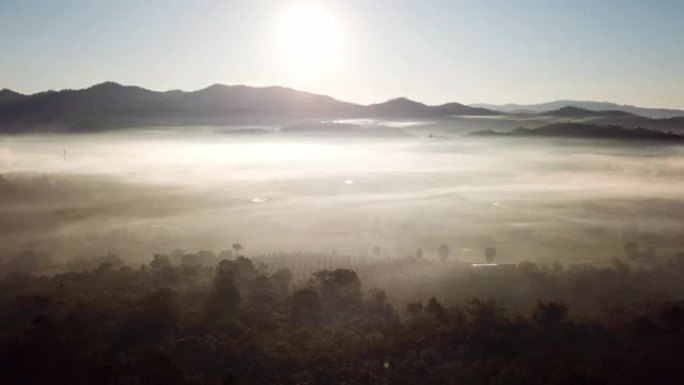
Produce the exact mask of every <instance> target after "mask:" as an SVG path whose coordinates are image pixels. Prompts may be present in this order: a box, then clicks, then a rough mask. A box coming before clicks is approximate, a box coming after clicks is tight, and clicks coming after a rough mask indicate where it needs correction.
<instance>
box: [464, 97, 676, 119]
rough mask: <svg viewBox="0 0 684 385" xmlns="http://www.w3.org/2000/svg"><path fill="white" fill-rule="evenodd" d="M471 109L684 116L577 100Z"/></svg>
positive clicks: (661, 109) (651, 116)
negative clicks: (567, 109)
mask: <svg viewBox="0 0 684 385" xmlns="http://www.w3.org/2000/svg"><path fill="white" fill-rule="evenodd" d="M470 106H471V107H477V108H486V109H490V110H494V111H500V112H505V113H540V112H546V111H552V110H558V109H561V108H563V107H576V108H580V109H584V110H589V111H622V112H628V113H630V114H633V115H640V116H644V117H648V118H655V119H666V118H673V117H676V116H684V110H677V109H667V108H647V107H637V106H632V105H628V104H616V103H610V102H594V101H579V100H556V101H553V102H547V103H539V104H486V103H479V104H471V105H470Z"/></svg>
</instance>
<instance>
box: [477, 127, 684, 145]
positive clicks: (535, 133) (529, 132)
mask: <svg viewBox="0 0 684 385" xmlns="http://www.w3.org/2000/svg"><path fill="white" fill-rule="evenodd" d="M469 135H470V136H500V137H557V138H587V139H625V140H667V141H684V135H679V134H675V133H670V132H662V131H654V130H648V129H644V128H625V127H622V126H615V125H607V126H602V125H597V124H586V123H553V124H549V125H545V126H541V127H537V128H516V129H514V130H513V131H509V132H502V131H494V130H484V131H476V132H472V133H470V134H469Z"/></svg>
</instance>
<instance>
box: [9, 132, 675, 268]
mask: <svg viewBox="0 0 684 385" xmlns="http://www.w3.org/2000/svg"><path fill="white" fill-rule="evenodd" d="M399 126H401V124H399ZM405 126H407V127H414V126H419V123H416V124H414V122H410V123H407V124H406V125H405ZM191 131H192V130H188V131H185V132H183V131H178V130H147V131H127V132H124V133H106V134H97V135H73V136H65V135H61V136H60V135H55V136H8V137H3V138H1V139H0V141H1V143H2V144H1V145H0V173H1V174H3V175H4V182H3V186H5V187H4V188H5V190H4V191H3V196H2V200H3V201H2V203H0V228H1V229H2V234H0V242H1V244H2V247H1V249H2V250H0V251H1V252H2V253H3V258H7V257H8V256H13V255H16V254H17V253H19V252H20V251H21V250H27V249H32V250H39V251H41V252H45V253H50V254H51V255H52V256H53V258H55V259H57V260H61V259H66V258H75V257H76V258H83V257H88V256H98V255H104V254H106V253H107V252H108V251H111V252H113V253H116V254H118V255H121V256H122V257H123V258H124V259H127V260H129V261H134V262H135V261H137V260H138V259H144V260H147V259H149V256H150V255H151V254H152V253H155V252H169V251H171V250H174V249H183V250H188V251H192V250H200V249H210V250H221V249H227V248H230V245H231V244H232V243H234V242H240V243H242V244H243V245H245V247H246V252H247V254H248V255H262V254H269V253H281V252H287V253H293V254H295V253H311V252H313V253H316V252H319V253H324V254H322V255H325V256H326V261H327V262H325V263H329V264H331V265H334V264H335V256H345V257H344V258H346V260H347V261H351V262H350V263H351V264H352V265H354V264H358V263H364V261H365V262H367V261H369V260H378V259H381V260H389V259H393V258H404V257H406V256H408V255H414V254H415V250H416V248H423V249H424V251H425V257H424V258H425V259H427V260H431V259H437V247H438V246H439V245H440V244H446V245H448V246H449V248H450V250H451V256H450V259H451V260H459V261H465V262H481V261H483V249H484V248H485V247H487V246H490V245H496V248H497V251H498V253H497V259H498V260H499V261H500V262H504V263H505V262H520V261H522V260H536V261H546V262H552V261H560V262H562V263H571V262H581V261H597V262H602V261H608V260H610V259H611V258H614V257H621V256H623V255H624V247H623V246H624V243H625V242H627V241H633V242H637V243H639V244H640V245H642V247H647V248H653V250H655V253H656V254H657V255H659V256H663V257H666V256H670V255H672V254H673V253H674V252H676V251H677V250H679V249H680V248H681V247H682V246H683V245H682V243H684V241H681V239H684V223H683V220H682V218H684V216H683V215H682V214H684V199H683V198H682V197H684V179H683V178H682V176H684V151H683V150H682V149H681V148H679V147H675V146H652V145H648V146H646V145H639V144H631V145H622V144H618V143H611V142H602V143H586V142H581V141H572V142H569V141H560V142H554V141H529V140H524V139H508V140H506V139H491V138H490V139H487V138H468V137H463V136H459V135H458V134H453V135H450V134H449V130H448V128H446V129H444V128H440V130H439V131H438V132H439V133H440V135H442V136H440V137H439V139H435V138H429V137H428V134H427V131H421V130H420V129H416V130H414V131H410V132H409V131H407V135H404V136H398V137H390V138H387V137H346V138H345V137H329V136H322V135H318V136H316V135H311V136H297V135H284V134H282V135H281V134H270V135H254V136H249V135H225V134H217V133H215V132H214V131H213V130H206V131H205V132H203V133H202V134H197V133H193V132H191ZM7 186H12V187H11V188H10V187H7ZM10 190H11V191H10ZM375 247H377V249H375V252H372V250H373V249H374V248H375ZM303 255H309V254H303ZM314 255H319V254H314ZM349 256H351V257H349ZM340 258H342V257H340ZM350 258H351V259H350ZM270 259H271V260H272V259H273V257H272V258H270ZM305 259H307V260H304V261H298V262H297V263H298V264H305V265H306V264H316V263H314V262H313V261H310V260H309V259H310V258H309V257H306V258H305ZM325 263H324V264H322V265H321V267H325ZM316 266H318V265H316ZM351 267H353V266H351Z"/></svg>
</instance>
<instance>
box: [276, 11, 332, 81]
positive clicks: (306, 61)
mask: <svg viewBox="0 0 684 385" xmlns="http://www.w3.org/2000/svg"><path fill="white" fill-rule="evenodd" d="M275 41H276V58H277V60H279V61H280V62H281V64H283V65H284V66H286V68H287V69H288V70H289V71H290V72H291V73H292V74H294V75H296V76H298V77H304V78H312V77H319V76H323V75H326V74H328V73H330V72H331V71H332V70H333V69H335V67H337V66H338V65H339V63H340V61H341V60H342V56H343V50H344V49H343V48H344V33H343V30H342V27H341V25H340V22H339V20H338V19H337V18H336V17H335V16H334V15H333V14H331V13H330V12H328V11H327V10H326V9H325V8H323V7H321V6H319V5H317V4H310V3H307V4H301V5H298V6H295V7H292V8H290V9H288V10H287V11H285V12H284V13H283V15H282V16H281V19H280V21H279V23H278V24H277V27H276V30H275Z"/></svg>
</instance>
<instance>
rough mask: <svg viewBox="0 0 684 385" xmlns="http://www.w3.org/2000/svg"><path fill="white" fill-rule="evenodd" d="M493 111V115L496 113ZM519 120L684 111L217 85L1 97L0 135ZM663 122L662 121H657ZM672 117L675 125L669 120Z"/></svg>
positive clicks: (636, 120) (605, 120)
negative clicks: (359, 99)
mask: <svg viewBox="0 0 684 385" xmlns="http://www.w3.org/2000/svg"><path fill="white" fill-rule="evenodd" d="M490 107H491V108H490ZM504 115H509V116H513V117H514V118H515V119H518V118H520V119H525V118H530V119H548V118H553V119H564V120H570V121H584V122H589V121H590V122H591V123H593V124H619V125H623V126H637V125H638V126H640V127H645V128H652V129H659V130H671V129H672V128H675V129H680V128H682V127H681V125H682V119H684V118H681V117H680V118H671V117H672V116H684V111H679V110H664V109H649V108H641V107H634V106H620V105H617V104H612V103H599V102H575V101H557V102H551V103H545V104H540V105H529V106H523V105H504V106H489V105H471V106H468V105H464V104H461V103H446V104H442V105H426V104H423V103H420V102H417V101H413V100H410V99H407V98H396V99H391V100H388V101H386V102H383V103H377V104H371V105H361V104H355V103H349V102H344V101H340V100H337V99H334V98H332V97H330V96H326V95H319V94H313V93H309V92H303V91H298V90H294V89H291V88H286V87H276V86H274V87H250V86H244V85H236V86H227V85H220V84H216V85H212V86H210V87H207V88H204V89H201V90H198V91H191V92H187V91H179V90H173V91H165V92H159V91H151V90H148V89H144V88H141V87H136V86H124V85H121V84H117V83H113V82H105V83H102V84H98V85H95V86H92V87H89V88H85V89H80V90H62V91H46V92H40V93H36V94H32V95H23V94H20V93H17V92H14V91H11V90H2V91H0V132H24V131H46V130H55V131H62V130H97V129H108V128H116V127H126V126H128V127H133V126H145V125H221V124H231V123H244V122H251V123H259V122H268V121H273V122H278V123H282V122H284V121H285V122H286V121H301V120H307V119H312V120H313V119H318V120H335V119H354V118H376V119H424V120H437V119H453V118H456V117H470V116H485V117H500V116H504ZM653 116H657V117H658V118H660V119H653ZM664 116H667V117H668V118H667V119H663V117H664Z"/></svg>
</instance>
